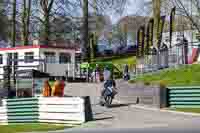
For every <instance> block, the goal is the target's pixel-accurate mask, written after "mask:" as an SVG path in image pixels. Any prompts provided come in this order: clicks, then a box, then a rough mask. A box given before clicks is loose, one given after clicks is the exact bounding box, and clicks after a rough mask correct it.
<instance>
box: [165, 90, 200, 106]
mask: <svg viewBox="0 0 200 133" xmlns="http://www.w3.org/2000/svg"><path fill="white" fill-rule="evenodd" d="M168 105H169V107H170V108H200V86H189V87H185V86H183V87H168Z"/></svg>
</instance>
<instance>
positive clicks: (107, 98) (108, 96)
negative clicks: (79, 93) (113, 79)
mask: <svg viewBox="0 0 200 133" xmlns="http://www.w3.org/2000/svg"><path fill="white" fill-rule="evenodd" d="M116 94H117V92H116V91H114V88H113V87H107V88H106V89H105V90H104V92H103V97H102V99H101V101H100V104H101V106H104V105H105V106H106V107H109V106H110V105H111V104H112V101H113V99H114V97H115V95H116Z"/></svg>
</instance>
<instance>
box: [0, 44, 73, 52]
mask: <svg viewBox="0 0 200 133" xmlns="http://www.w3.org/2000/svg"><path fill="white" fill-rule="evenodd" d="M32 48H45V49H46V48H53V49H71V50H76V48H74V47H66V46H49V45H29V46H16V47H11V48H0V51H6V50H21V49H32Z"/></svg>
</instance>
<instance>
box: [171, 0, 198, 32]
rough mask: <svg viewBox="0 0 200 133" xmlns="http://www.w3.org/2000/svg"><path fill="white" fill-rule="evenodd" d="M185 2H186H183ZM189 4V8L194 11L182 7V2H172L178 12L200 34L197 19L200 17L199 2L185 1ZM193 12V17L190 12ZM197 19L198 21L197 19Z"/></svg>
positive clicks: (175, 0)
mask: <svg viewBox="0 0 200 133" xmlns="http://www.w3.org/2000/svg"><path fill="white" fill-rule="evenodd" d="M185 2H186V1H185ZM187 2H191V3H190V4H191V6H192V7H194V9H188V7H187V6H185V5H184V1H183V0H174V3H175V6H177V7H178V10H179V12H181V13H182V15H184V16H186V17H187V18H188V19H189V20H190V22H191V23H192V25H193V26H194V27H195V29H197V30H198V32H200V25H199V24H198V23H199V17H200V1H199V0H192V1H187ZM192 10H194V11H195V12H196V13H195V14H196V15H193V14H192V13H191V12H192ZM197 18H198V19H197Z"/></svg>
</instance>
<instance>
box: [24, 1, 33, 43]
mask: <svg viewBox="0 0 200 133" xmlns="http://www.w3.org/2000/svg"><path fill="white" fill-rule="evenodd" d="M31 3H32V0H28V4H27V0H23V15H22V25H23V33H22V38H23V45H28V43H29V25H30V16H31Z"/></svg>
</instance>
